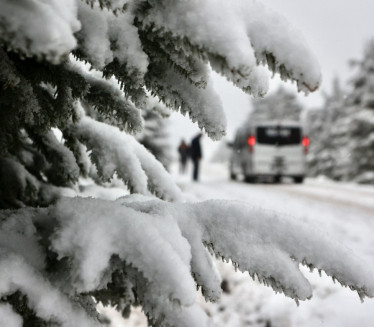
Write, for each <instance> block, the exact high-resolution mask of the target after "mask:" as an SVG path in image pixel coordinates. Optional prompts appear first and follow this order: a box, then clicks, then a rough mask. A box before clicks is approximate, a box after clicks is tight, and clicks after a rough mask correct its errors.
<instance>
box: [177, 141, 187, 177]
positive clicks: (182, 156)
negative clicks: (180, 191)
mask: <svg viewBox="0 0 374 327" xmlns="http://www.w3.org/2000/svg"><path fill="white" fill-rule="evenodd" d="M178 152H179V172H180V173H181V174H184V173H185V172H186V165H187V159H188V153H189V148H188V145H187V144H186V142H185V141H184V140H182V141H181V143H180V145H179V147H178Z"/></svg>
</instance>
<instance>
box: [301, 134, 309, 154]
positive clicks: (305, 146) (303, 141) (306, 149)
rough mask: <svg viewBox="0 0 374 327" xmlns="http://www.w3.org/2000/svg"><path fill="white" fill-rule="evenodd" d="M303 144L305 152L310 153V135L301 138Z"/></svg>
mask: <svg viewBox="0 0 374 327" xmlns="http://www.w3.org/2000/svg"><path fill="white" fill-rule="evenodd" d="M301 144H302V145H303V147H304V153H305V154H307V153H308V147H309V144H310V140H309V137H307V136H304V137H303V139H302V140H301Z"/></svg>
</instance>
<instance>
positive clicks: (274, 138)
mask: <svg viewBox="0 0 374 327" xmlns="http://www.w3.org/2000/svg"><path fill="white" fill-rule="evenodd" d="M308 146H309V138H308V137H306V136H305V135H303V131H302V127H301V125H300V123H298V122H291V121H289V122H283V121H282V122H266V123H260V124H252V125H251V126H247V127H242V128H240V129H239V130H238V132H237V134H236V137H235V140H234V142H233V144H232V150H233V151H232V156H231V159H230V167H229V169H230V177H231V179H236V178H237V176H238V175H242V176H243V177H244V179H245V181H247V182H255V181H256V180H257V179H258V178H263V179H270V178H271V179H272V180H273V181H274V182H276V183H278V182H280V181H281V178H282V177H283V176H287V177H292V178H293V179H294V181H295V182H296V183H302V182H303V180H304V176H305V173H306V158H305V157H306V154H307V152H308Z"/></svg>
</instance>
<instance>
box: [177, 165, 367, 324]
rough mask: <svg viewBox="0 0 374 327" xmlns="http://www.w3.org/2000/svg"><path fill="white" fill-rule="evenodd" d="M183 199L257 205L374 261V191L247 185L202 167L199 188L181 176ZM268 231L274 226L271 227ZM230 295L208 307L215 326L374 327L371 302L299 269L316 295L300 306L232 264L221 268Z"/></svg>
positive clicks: (324, 184)
mask: <svg viewBox="0 0 374 327" xmlns="http://www.w3.org/2000/svg"><path fill="white" fill-rule="evenodd" d="M175 176H176V180H177V183H178V184H179V186H180V187H181V188H182V189H183V191H184V193H185V195H186V199H188V200H190V201H193V200H199V201H201V200H206V199H210V198H221V199H232V200H240V201H245V202H247V203H250V204H252V205H254V206H260V207H264V208H266V209H270V210H274V211H278V212H282V213H285V214H288V215H292V216H294V217H295V219H302V220H304V221H305V222H306V223H308V224H310V225H311V226H313V227H314V228H319V229H321V230H323V232H325V233H328V234H330V235H331V238H334V239H336V240H337V241H339V242H340V243H341V244H342V246H346V247H349V248H352V249H353V250H354V251H355V252H356V253H358V254H359V255H360V256H361V257H362V258H363V260H366V262H368V264H373V262H374V236H373V233H372V231H373V230H374V187H372V186H361V185H355V184H345V183H334V182H331V181H329V180H325V179H322V178H319V179H307V180H306V183H305V184H303V185H296V184H290V183H286V184H281V185H271V184H253V185H252V184H245V183H242V182H232V181H229V180H228V172H227V168H226V167H225V166H223V165H219V164H218V165H217V164H216V165H213V164H206V163H205V164H203V166H202V174H201V176H202V178H201V182H200V183H192V182H190V176H178V175H177V174H175ZM269 228H271V226H269ZM218 266H219V270H220V272H221V274H222V277H223V278H224V279H226V280H227V281H228V284H229V289H230V293H229V294H228V293H225V294H223V296H222V299H221V300H220V302H219V303H217V304H211V303H204V302H202V303H203V307H204V308H205V310H206V311H207V312H208V313H209V315H210V316H211V317H212V319H213V325H214V326H217V327H218V326H230V327H239V326H255V327H257V326H258V327H260V326H272V327H286V326H289V327H299V326H302V327H309V326H310V327H317V326H329V327H351V326H354V325H359V326H361V327H369V326H373V322H374V310H373V308H374V300H372V299H366V300H365V302H364V303H363V304H362V303H361V302H360V299H359V297H358V295H357V294H356V293H353V292H351V291H350V290H348V289H346V288H342V287H341V286H340V285H335V284H334V283H333V281H332V280H331V278H329V277H327V276H326V275H324V274H323V275H322V278H321V277H320V276H319V275H318V273H317V272H313V273H310V272H309V270H307V269H306V268H302V271H303V272H304V274H305V276H306V277H307V278H308V279H309V280H310V281H311V283H312V286H313V289H314V296H313V298H312V299H311V300H310V301H306V302H303V303H300V306H299V307H297V305H296V304H295V302H294V301H293V300H290V299H288V298H286V297H285V296H284V295H280V294H278V295H277V294H275V293H274V292H273V291H272V290H271V289H269V288H267V287H265V286H262V285H260V284H258V283H257V282H254V281H253V280H252V279H251V278H250V277H249V276H248V275H246V274H242V273H240V272H237V273H235V272H234V270H233V268H231V266H229V265H228V264H221V263H219V264H218Z"/></svg>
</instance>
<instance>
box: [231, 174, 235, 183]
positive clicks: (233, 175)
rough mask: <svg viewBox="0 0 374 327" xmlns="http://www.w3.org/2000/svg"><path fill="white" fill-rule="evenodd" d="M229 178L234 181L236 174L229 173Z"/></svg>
mask: <svg viewBox="0 0 374 327" xmlns="http://www.w3.org/2000/svg"><path fill="white" fill-rule="evenodd" d="M230 179H231V180H232V181H235V180H236V174H234V173H230Z"/></svg>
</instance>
